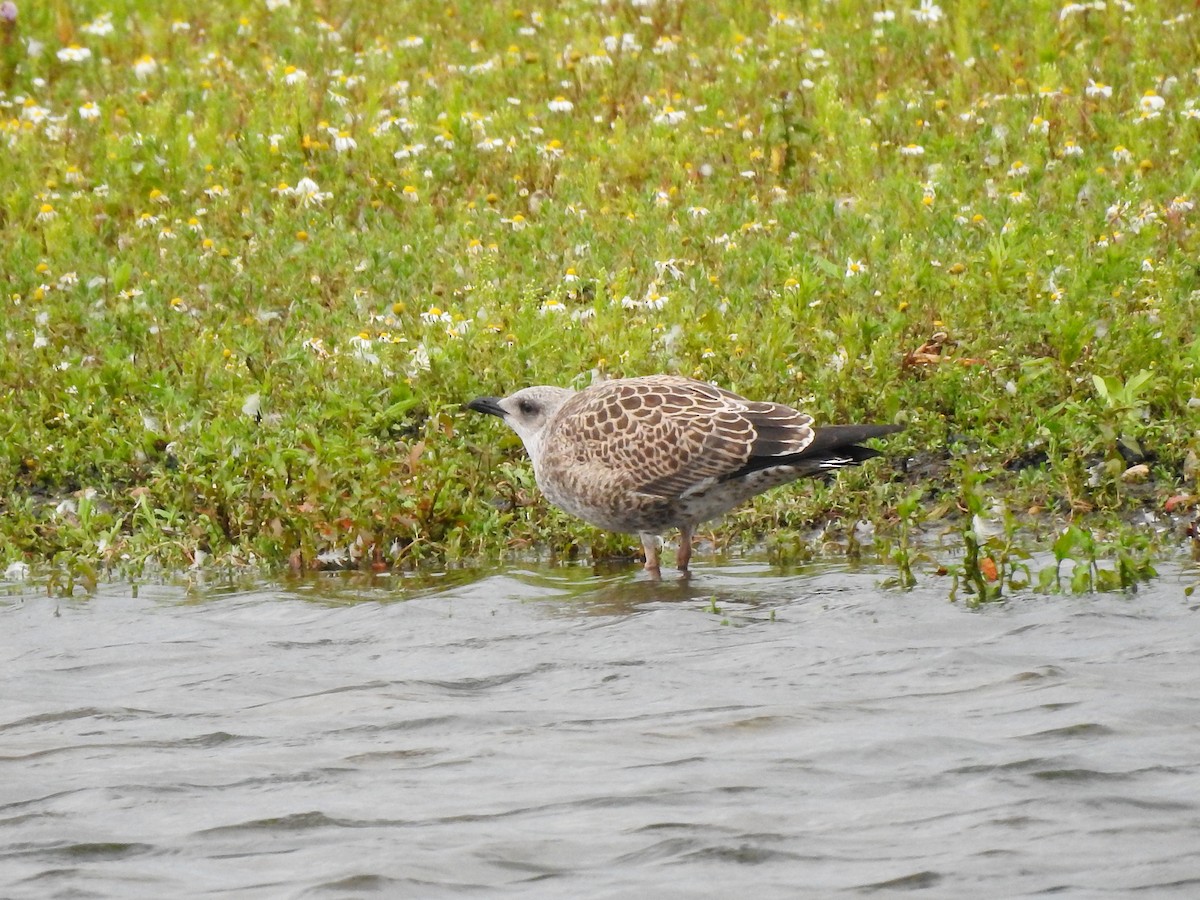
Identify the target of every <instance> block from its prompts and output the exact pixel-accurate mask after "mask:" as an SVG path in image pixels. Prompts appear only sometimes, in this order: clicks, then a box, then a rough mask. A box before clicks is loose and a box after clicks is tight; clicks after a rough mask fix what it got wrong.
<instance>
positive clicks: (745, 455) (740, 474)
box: [467, 375, 900, 573]
mask: <svg viewBox="0 0 1200 900" xmlns="http://www.w3.org/2000/svg"><path fill="white" fill-rule="evenodd" d="M467 407H468V408H469V409H473V410H475V411H476V412H482V413H489V414H491V415H494V416H499V417H500V418H501V419H503V420H504V422H505V424H507V425H508V426H509V427H510V428H512V430H513V431H515V432H516V433H517V434H518V435H519V436H520V438H521V441H522V443H524V444H525V450H526V451H527V452H528V453H529V458H530V459H531V460H532V461H533V471H534V475H535V477H536V479H537V483H538V487H539V488H541V490H542V493H543V494H545V495H546V498H547V499H548V500H549V501H550V502H551V503H553V504H554V505H555V506H557V507H559V508H560V509H563V510H566V511H567V512H569V513H571V514H572V515H576V516H578V517H579V518H581V519H583V520H584V521H585V522H588V523H590V524H592V525H595V526H597V527H599V528H604V529H606V530H608V531H619V532H624V533H628V534H638V535H639V536H640V537H641V539H642V546H643V547H644V548H645V550H646V569H647V570H648V571H650V572H652V573H657V572H658V571H659V559H658V545H659V542H658V535H659V534H661V533H662V532H663V531H665V530H667V529H668V528H678V529H679V549H678V551H677V552H676V555H675V563H676V565H677V566H678V567H679V570H680V571H681V572H686V571H687V567H688V562H689V561H690V560H691V556H692V534H693V532H694V531H695V528H696V526H697V525H699V524H700V523H701V522H704V521H707V520H708V519H712V518H715V517H716V516H719V515H722V514H724V513H726V512H728V511H729V510H731V509H733V507H735V506H737V505H738V504H739V503H742V502H743V501H745V500H748V499H750V498H751V497H753V496H754V495H755V494H760V493H762V492H763V491H766V490H770V489H771V488H773V487H778V486H779V485H781V484H787V483H788V482H790V481H795V480H796V479H797V478H803V477H804V476H806V475H817V474H820V473H823V472H829V471H833V470H835V469H840V468H843V467H845V466H855V465H858V464H859V463H861V462H863V461H864V460H867V459H870V458H871V457H873V456H878V455H879V452H878V451H876V450H872V449H871V448H870V447H864V446H861V443H862V441H865V440H867V439H869V438H874V437H880V436H882V435H885V434H891V433H892V432H894V431H899V430H900V426H898V425H829V426H824V427H821V428H815V427H813V420H812V416H809V415H807V414H806V413H802V412H800V411H799V410H795V409H792V408H791V407H790V406H784V405H783V404H780V403H762V402H757V401H753V400H746V399H745V398H743V397H739V396H738V395H737V394H734V393H731V392H730V391H726V390H722V389H721V388H718V387H714V386H712V385H711V384H707V383H705V382H703V381H693V380H692V379H690V378H680V377H678V376H675V375H647V376H645V377H643V378H618V379H614V380H612V381H605V382H601V383H599V384H594V385H592V386H591V387H589V388H586V389H585V390H582V391H578V392H576V391H573V390H571V389H569V388H560V387H551V386H549V385H537V386H535V387H527V388H524V389H523V390H520V391H517V392H516V393H515V394H512V395H510V396H508V397H503V398H501V397H480V398H478V399H476V400H472V401H471V402H470V403H468V404H467Z"/></svg>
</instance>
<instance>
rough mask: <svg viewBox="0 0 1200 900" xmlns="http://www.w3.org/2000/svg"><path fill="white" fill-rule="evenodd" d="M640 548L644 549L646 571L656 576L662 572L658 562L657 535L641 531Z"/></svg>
mask: <svg viewBox="0 0 1200 900" xmlns="http://www.w3.org/2000/svg"><path fill="white" fill-rule="evenodd" d="M642 549H643V550H645V551H646V567H645V568H646V571H647V572H649V573H650V574H651V575H653V576H654V577H655V578H658V577H659V575H660V574H661V572H662V569H661V568H660V567H659V564H658V535H656V534H650V533H649V532H645V531H643V532H642Z"/></svg>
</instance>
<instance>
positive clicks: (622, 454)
mask: <svg viewBox="0 0 1200 900" xmlns="http://www.w3.org/2000/svg"><path fill="white" fill-rule="evenodd" d="M811 426H812V419H811V417H810V416H808V415H806V414H804V413H802V412H799V411H798V410H794V409H792V408H790V407H787V406H783V405H782V404H778V403H763V402H757V401H750V400H745V399H743V398H742V397H739V396H738V395H737V394H733V393H731V392H729V391H726V390H722V389H721V388H717V387H714V386H713V385H710V384H706V383H704V382H700V381H693V380H691V379H688V378H680V377H676V376H668V375H663V376H655V377H649V378H638V379H618V380H615V381H610V382H607V383H604V384H600V385H595V386H593V387H592V388H590V389H589V390H587V391H582V392H580V393H579V394H576V395H575V396H573V397H571V398H570V399H569V400H568V401H567V402H566V403H565V404H563V406H562V408H561V409H560V410H559V411H558V413H557V414H556V415H555V417H554V421H553V422H552V423H551V425H550V426H549V432H548V434H547V435H546V440H545V447H544V450H543V466H544V467H545V469H546V472H547V474H548V475H550V476H551V477H564V478H568V479H569V480H570V481H577V482H580V483H592V484H605V485H608V486H609V487H610V488H612V489H618V490H622V491H632V492H635V493H638V494H644V495H649V496H657V497H663V498H673V497H679V496H681V495H683V494H685V493H686V492H687V491H688V490H689V489H691V488H694V487H695V486H696V485H698V484H703V483H705V482H706V481H710V480H714V479H715V480H720V479H724V478H728V477H730V476H731V475H733V474H734V473H736V472H738V471H740V470H743V469H744V467H745V466H746V465H747V463H749V462H750V460H751V459H754V458H762V457H776V456H790V455H795V454H797V453H800V452H802V451H803V450H804V448H805V447H807V446H808V445H809V444H810V443H812V440H813V429H812V427H811Z"/></svg>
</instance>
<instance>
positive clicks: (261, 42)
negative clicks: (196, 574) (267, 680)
mask: <svg viewBox="0 0 1200 900" xmlns="http://www.w3.org/2000/svg"><path fill="white" fill-rule="evenodd" d="M8 6H9V5H8V4H6V5H5V7H6V8H5V9H2V10H0V14H4V15H0V18H3V19H4V21H0V139H2V140H3V142H4V146H5V158H4V165H3V166H0V197H2V202H0V242H2V245H3V247H4V251H3V253H4V266H3V272H4V276H3V277H4V296H3V297H0V304H2V306H0V309H2V315H0V324H2V329H0V330H2V332H3V339H4V344H3V351H2V353H0V565H5V566H7V565H10V564H14V563H16V564H20V563H28V564H33V565H35V566H49V567H50V568H51V569H52V570H57V571H65V572H68V573H71V577H75V576H79V577H83V578H94V577H97V575H98V574H102V573H104V572H105V571H110V570H113V569H117V570H120V571H134V572H136V571H138V570H139V569H140V568H141V567H143V566H144V565H146V564H147V563H152V564H154V565H161V566H165V567H167V568H176V567H183V566H188V565H192V564H195V563H197V562H199V561H206V562H207V564H209V565H212V564H219V565H260V566H265V567H267V568H268V569H276V568H282V567H285V566H289V565H290V566H292V567H293V568H297V569H308V568H310V567H313V566H316V565H319V564H320V561H321V560H322V559H324V560H325V561H326V562H336V563H338V564H351V565H362V566H366V567H369V566H374V567H377V568H383V567H388V566H395V565H411V564H416V563H419V562H421V561H423V560H432V561H434V562H435V563H436V564H438V565H441V564H445V563H454V562H457V561H459V560H462V559H468V558H470V559H475V558H497V557H499V556H501V555H503V554H506V553H520V552H528V551H536V552H540V553H547V552H549V553H553V554H555V555H558V556H570V555H572V554H575V553H577V552H579V553H583V554H585V555H586V554H588V553H595V554H596V555H600V556H604V555H614V554H621V553H624V552H628V548H629V546H631V544H632V542H631V541H629V540H627V539H625V538H622V537H619V536H611V535H602V534H598V533H597V532H595V531H593V530H592V529H590V528H588V527H586V526H583V525H581V524H580V523H577V522H575V521H573V520H571V519H569V518H568V517H566V516H565V515H562V514H559V513H558V512H556V511H554V510H552V509H550V508H549V507H548V506H546V505H545V504H544V503H543V502H542V501H541V500H540V498H538V496H537V493H536V488H535V486H534V485H533V482H532V475H531V473H530V470H529V467H528V464H527V462H526V461H525V460H524V458H523V455H522V454H521V452H520V449H519V443H518V442H517V440H516V438H515V437H514V436H513V435H511V434H510V433H509V432H508V431H507V430H506V429H503V428H502V426H500V425H498V423H495V422H492V421H483V420H482V417H474V416H470V415H469V414H466V413H464V412H463V411H462V410H460V407H459V404H460V403H463V402H465V401H466V400H468V399H470V398H471V397H473V396H476V395H478V394H480V393H507V392H508V391H510V390H512V389H514V388H516V387H518V386H523V385H526V384H530V383H538V382H545V383H556V384H573V385H576V386H579V385H584V384H587V383H589V382H590V381H591V380H592V379H593V378H594V377H597V376H603V375H634V374H645V373H650V372H678V373H682V374H687V375H693V376H695V377H698V378H704V379H711V380H713V381H716V382H719V383H720V384H722V385H723V386H726V387H729V388H731V389H733V390H736V391H739V392H742V393H745V394H747V395H751V396H755V397H762V398H770V399H776V400H780V401H785V402H797V403H799V404H801V405H803V406H804V407H805V408H807V409H809V410H811V411H812V413H813V414H814V415H815V416H816V417H817V418H818V420H820V421H828V422H838V421H850V420H859V421H862V420H876V421H893V420H895V421H902V422H904V423H905V424H906V425H907V430H906V431H905V432H904V433H903V434H901V435H898V436H896V437H895V438H893V439H890V440H889V441H888V442H887V447H888V450H889V452H890V453H892V454H894V455H895V456H896V457H904V456H908V457H910V458H911V459H910V463H909V465H908V470H907V472H903V471H900V469H899V466H898V464H888V463H872V464H871V465H869V466H867V467H866V468H865V469H864V470H861V471H855V472H851V473H847V474H845V475H843V476H842V477H841V478H840V479H839V481H838V483H836V484H834V485H824V484H815V483H808V484H800V485H797V486H795V487H793V488H790V489H785V490H780V491H776V492H773V493H771V494H769V495H767V496H765V497H761V498H759V499H758V500H757V501H756V502H755V503H754V504H753V505H751V506H750V507H748V508H747V509H746V510H745V511H743V512H742V513H739V514H737V515H735V516H731V517H729V518H728V519H726V520H725V521H724V522H722V523H719V524H718V525H716V526H715V528H716V529H717V533H718V534H720V535H721V536H722V539H723V540H726V541H731V542H735V543H737V544H745V543H747V542H754V541H757V540H761V539H762V538H763V537H764V536H766V537H767V539H768V547H769V549H770V551H771V552H772V553H773V554H776V555H778V556H779V557H780V558H781V559H783V558H794V557H802V556H804V555H807V554H815V553H820V552H823V551H822V547H823V546H825V542H826V541H828V540H833V541H834V543H835V544H836V545H837V546H838V547H841V548H842V552H844V548H845V543H846V541H847V540H848V541H849V544H850V548H851V551H852V552H863V553H867V552H871V553H874V552H883V553H884V554H885V555H886V556H887V557H889V558H892V559H894V560H895V561H896V564H897V568H898V570H899V572H900V578H899V581H900V582H901V583H905V582H910V581H911V579H912V578H914V577H917V575H914V566H915V571H916V572H917V573H918V574H919V573H920V572H921V571H922V567H928V566H930V565H932V566H937V565H943V566H945V567H946V570H947V572H949V573H951V574H954V575H955V576H956V579H957V583H959V584H961V585H963V586H964V587H967V588H970V589H971V590H973V591H974V596H975V597H976V598H977V599H988V598H989V597H990V596H992V594H993V593H995V592H998V591H999V590H1001V589H1002V588H1003V589H1004V590H1007V589H1009V588H1010V587H1018V588H1019V587H1021V586H1022V585H1024V584H1026V583H1028V585H1030V586H1032V587H1033V588H1038V587H1040V588H1041V589H1044V590H1056V589H1058V590H1070V589H1085V590H1086V589H1095V588H1106V587H1109V586H1112V584H1116V585H1122V584H1127V583H1132V582H1133V581H1136V580H1137V578H1140V577H1145V576H1147V575H1148V574H1150V571H1151V570H1150V569H1149V560H1150V559H1151V558H1153V557H1155V556H1156V555H1160V554H1162V553H1165V552H1167V551H1168V549H1169V548H1170V547H1171V546H1172V545H1174V544H1175V543H1176V541H1177V540H1178V538H1177V536H1176V535H1175V534H1174V532H1172V531H1171V530H1170V529H1166V530H1164V531H1163V532H1162V533H1159V532H1156V531H1155V530H1154V527H1152V526H1150V525H1147V524H1146V516H1147V513H1148V512H1149V513H1153V514H1154V515H1155V516H1157V518H1158V520H1159V524H1163V523H1165V522H1167V519H1168V517H1167V516H1166V513H1165V511H1164V507H1168V508H1169V509H1170V510H1171V511H1173V512H1174V513H1182V512H1185V511H1188V510H1190V509H1191V507H1192V502H1193V499H1194V498H1193V496H1192V493H1191V492H1192V491H1193V490H1194V485H1193V482H1192V478H1193V475H1194V469H1195V458H1196V452H1197V449H1198V448H1197V444H1198V443H1200V439H1198V438H1197V436H1196V435H1197V426H1198V425H1200V410H1198V409H1197V408H1196V407H1197V406H1200V401H1198V400H1196V399H1195V398H1197V397H1200V370H1198V368H1197V367H1198V364H1200V340H1198V339H1197V336H1196V327H1195V325H1196V316H1197V300H1198V298H1200V293H1198V291H1200V266H1198V262H1197V261H1198V260H1200V238H1198V236H1197V231H1196V226H1197V223H1198V222H1200V212H1198V211H1196V210H1195V208H1194V205H1195V202H1196V198H1197V196H1198V194H1200V186H1198V184H1197V181H1198V180H1200V150H1198V148H1200V74H1198V73H1200V70H1196V69H1194V68H1193V66H1194V64H1195V58H1196V57H1195V52H1194V51H1195V47H1196V46H1197V44H1198V42H1200V16H1198V15H1197V11H1196V10H1195V9H1194V5H1193V4H1191V3H1183V4H1165V5H1164V4H1137V5H1136V6H1134V5H1131V4H1127V3H1123V2H1108V3H1083V4H1068V5H1066V6H1060V5H1058V4H1051V3H1046V2H1030V3H1019V4H1018V3H979V4H973V3H966V4H947V5H946V11H945V12H944V13H943V11H942V10H941V9H940V8H939V7H938V6H937V5H936V4H932V3H929V2H919V0H902V2H901V0H897V2H891V0H888V2H882V3H869V4H868V3H826V4H809V3H780V4H778V5H777V6H775V7H774V9H773V10H772V8H770V7H768V6H765V5H763V4H758V3H752V2H748V0H728V2H713V3H684V2H682V0H657V2H655V0H641V2H633V0H624V2H622V0H611V2H608V0H600V2H597V0H564V2H559V3H553V4H546V5H544V6H543V7H534V6H527V5H523V4H522V3H519V2H516V0H501V2H496V3H471V4H468V3H454V2H451V3H443V2H442V0H418V2H413V3H403V4H399V3H378V2H376V3H367V2H358V0H340V2H339V0H292V2H290V3H289V2H288V0H255V2H253V3H248V4H236V5H232V6H231V5H230V4H227V3H220V2H216V0H191V2H187V3H183V2H176V0H166V2H153V3H151V2H146V0H142V2H136V0H110V2H106V3H98V2H92V0H80V2H67V0H57V2H43V3H33V2H24V3H20V4H19V9H18V10H16V12H17V16H16V18H15V20H12V21H9V20H8V17H7V14H8V13H11V12H13V10H12V9H10V8H8ZM231 10H236V12H231ZM989 516H991V517H992V518H995V519H996V520H997V521H1000V522H1001V528H1000V532H999V535H998V536H996V535H993V536H991V537H986V538H985V537H983V536H981V535H979V534H978V533H977V532H978V529H977V528H976V527H975V524H973V523H975V522H976V520H982V519H986V518H988V517H989ZM859 520H866V521H869V522H871V523H873V524H874V525H875V526H876V533H875V537H874V541H873V543H872V544H871V545H870V546H867V547H861V546H860V545H859V542H858V541H857V539H855V538H854V536H853V527H852V526H853V523H855V522H857V521H859ZM827 525H828V526H829V527H828V528H826V526H827ZM938 534H948V535H949V536H950V538H951V544H952V546H957V547H961V548H963V549H964V551H965V554H964V555H963V556H962V558H961V559H958V558H957V557H954V558H953V559H951V560H950V561H946V560H939V559H933V560H932V561H931V562H928V563H927V562H926V560H927V559H928V558H929V556H933V557H936V556H937V555H938V554H937V552H934V551H929V550H928V549H922V548H928V546H929V543H928V540H927V538H928V536H929V535H935V536H936V535H938ZM814 535H817V536H815V537H814ZM847 535H849V537H847ZM1034 546H1042V547H1051V546H1052V548H1053V552H1054V554H1055V555H1056V557H1057V559H1058V560H1059V561H1062V560H1065V559H1071V560H1073V561H1076V562H1078V563H1079V565H1077V566H1075V567H1074V569H1073V570H1072V572H1071V574H1066V573H1065V571H1064V572H1063V573H1062V574H1061V576H1059V575H1055V576H1054V577H1049V578H1042V576H1041V575H1039V574H1038V573H1032V574H1030V573H1028V572H1027V571H1026V570H1022V569H1021V567H1020V566H1019V565H1018V562H1019V553H1020V551H1021V548H1022V547H1034ZM1100 559H1107V560H1110V562H1109V563H1108V564H1107V565H1106V566H1100V565H1099V563H1098V562H1097V560H1100ZM984 560H987V562H986V563H985V562H983V561H984ZM1108 571H1113V572H1117V573H1118V574H1116V575H1113V576H1111V577H1110V576H1109V575H1106V574H1104V573H1105V572H1108ZM1075 572H1085V573H1089V572H1090V573H1091V574H1090V575H1086V576H1085V575H1076V574H1074V573H1075ZM1113 579H1115V582H1114V581H1113Z"/></svg>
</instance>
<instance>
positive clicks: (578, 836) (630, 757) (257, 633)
mask: <svg viewBox="0 0 1200 900" xmlns="http://www.w3.org/2000/svg"><path fill="white" fill-rule="evenodd" d="M885 575H886V573H885V572H883V571H882V570H874V571H873V570H871V569H863V568H857V569H855V568H847V567H844V566H838V567H824V568H814V569H809V570H806V571H791V572H784V571H781V570H779V569H774V568H770V567H768V566H765V565H753V564H743V565H737V566H728V567H719V566H715V565H714V566H709V567H705V566H701V567H700V571H699V573H698V574H697V575H696V576H695V577H694V578H693V579H691V581H690V582H687V583H683V582H678V581H673V580H671V579H670V578H668V579H667V580H666V581H665V582H664V583H662V584H660V585H655V584H653V583H650V582H647V581H645V580H644V579H643V577H642V576H641V575H640V574H634V573H633V572H629V571H625V572H618V573H611V574H607V575H599V576H598V575H595V574H593V573H592V572H591V571H589V570H585V569H572V568H565V569H541V570H510V571H505V572H502V573H491V574H483V573H480V574H476V575H470V574H466V573H458V574H454V575H448V576H446V577H444V578H442V579H440V580H439V579H431V580H427V581H424V582H417V581H414V580H409V579H402V578H396V577H391V578H380V579H377V580H375V581H370V580H364V579H362V578H357V579H345V578H328V579H322V580H317V581H313V582H307V583H303V584H300V585H295V586H292V587H289V588H281V587H279V586H262V587H257V588H255V589H249V590H234V589H232V588H225V589H221V588H219V587H211V586H210V587H205V588H195V587H193V588H192V589H187V588H185V587H180V586H158V587H148V586H142V587H141V589H140V590H139V591H138V592H137V594H136V596H134V592H133V591H132V590H131V588H130V587H129V586H128V585H112V586H107V587H101V588H100V589H99V590H98V592H97V593H96V594H95V595H94V596H92V597H90V598H75V599H68V600H58V599H52V598H47V597H46V596H45V595H44V593H43V594H42V595H41V596H39V595H38V594H37V593H35V592H33V589H32V588H30V587H26V588H21V589H18V588H13V587H10V588H8V590H7V594H5V593H3V592H2V591H0V666H2V668H0V897H5V898H54V897H71V898H81V897H105V898H107V897H112V898H141V897H146V898H151V897H153V898H162V897H172V898H177V897H211V896H228V897H238V898H276V897H318V898H324V897H329V898H344V897H369V896H382V897H422V898H425V897H435V898H436V897H451V896H453V897H458V896H478V897H494V896H503V895H520V896H528V897H547V898H551V897H553V898H560V897H570V898H593V897H595V898H600V897H605V898H608V897H611V898H633V897H654V898H676V897H678V898H683V897H730V896H742V897H744V896H747V895H748V894H749V895H751V896H753V897H754V898H755V900H763V898H773V897H807V896H818V897H820V896H833V895H851V896H858V895H868V894H869V895H884V896H886V895H890V894H894V893H900V892H906V893H910V892H914V891H915V892H917V893H919V894H920V895H922V896H931V897H954V898H960V897H964V896H968V895H970V896H972V897H1018V896H1031V895H1039V894H1047V893H1058V894H1060V895H1062V896H1068V897H1114V896H1117V897H1127V896H1131V895H1132V896H1146V897H1164V896H1179V897H1195V896H1200V677H1198V676H1200V655H1198V652H1200V627H1198V626H1200V616H1198V613H1200V604H1198V603H1197V601H1195V600H1192V599H1190V598H1188V597H1186V596H1185V595H1184V592H1183V586H1184V585H1185V584H1187V583H1190V582H1193V581H1195V580H1196V574H1195V573H1194V572H1182V571H1178V570H1176V571H1175V572H1173V573H1168V574H1166V575H1164V576H1163V577H1161V578H1159V579H1157V580H1156V581H1155V582H1154V583H1153V584H1151V585H1150V586H1148V587H1147V588H1145V589H1143V590H1142V591H1140V592H1138V593H1137V594H1134V595H1129V596H1121V595H1099V596H1089V597H1051V598H1046V597H1024V598H1015V599H1013V600H1010V601H1009V602H1006V603H1003V604H999V605H994V606H991V607H988V608H985V609H981V610H977V611H976V610H970V609H967V608H965V607H964V606H963V605H962V604H951V603H949V602H947V599H946V592H947V585H946V583H945V582H944V580H939V579H937V578H929V579H926V580H925V581H924V582H923V583H922V584H921V585H920V586H919V587H918V588H917V589H916V590H914V591H911V592H907V593H906V592H901V591H896V590H888V589H884V588H883V587H881V583H882V580H883V578H884V577H885Z"/></svg>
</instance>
